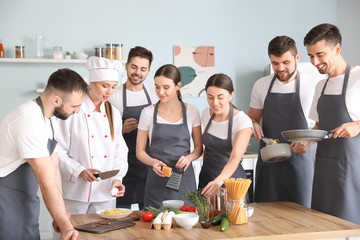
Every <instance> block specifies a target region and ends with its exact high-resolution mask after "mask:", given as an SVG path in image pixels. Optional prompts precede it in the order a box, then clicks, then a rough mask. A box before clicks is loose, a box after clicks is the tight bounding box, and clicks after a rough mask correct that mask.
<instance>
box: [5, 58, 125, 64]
mask: <svg viewBox="0 0 360 240" xmlns="http://www.w3.org/2000/svg"><path fill="white" fill-rule="evenodd" d="M86 61H87V59H52V58H0V63H70V64H72V63H75V64H81V63H86ZM121 62H122V63H126V61H125V60H122V61H121Z"/></svg>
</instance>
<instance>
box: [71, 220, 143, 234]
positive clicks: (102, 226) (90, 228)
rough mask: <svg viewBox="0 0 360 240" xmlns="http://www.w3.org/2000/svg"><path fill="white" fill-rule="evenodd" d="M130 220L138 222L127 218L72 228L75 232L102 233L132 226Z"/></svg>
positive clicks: (132, 223)
mask: <svg viewBox="0 0 360 240" xmlns="http://www.w3.org/2000/svg"><path fill="white" fill-rule="evenodd" d="M132 220H139V218H138V217H134V218H129V219H127V220H116V219H104V220H101V221H96V222H91V223H87V224H83V225H80V226H76V227H74V228H75V229H76V230H79V231H84V232H91V233H104V232H109V231H113V230H117V229H121V228H126V227H131V226H134V225H135V223H134V222H133V221H132Z"/></svg>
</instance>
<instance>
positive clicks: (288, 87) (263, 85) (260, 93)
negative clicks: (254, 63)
mask: <svg viewBox="0 0 360 240" xmlns="http://www.w3.org/2000/svg"><path fill="white" fill-rule="evenodd" d="M273 77H274V74H271V75H268V76H266V77H263V78H260V79H259V80H258V81H256V82H255V84H254V87H253V89H252V93H251V100H250V107H251V108H255V109H264V102H265V98H266V95H267V92H268V89H269V87H270V83H271V80H272V79H273ZM317 83H318V80H317V79H315V78H313V77H310V76H308V75H306V74H304V73H301V74H300V90H299V91H300V103H301V107H302V110H303V113H304V116H305V118H306V121H307V122H308V125H309V128H312V127H313V126H314V124H315V122H314V121H313V120H311V119H310V118H309V117H308V115H309V111H310V107H311V103H312V99H313V96H314V92H315V87H316V84H317ZM295 88H296V81H295V79H294V80H293V81H291V82H289V83H285V84H284V83H282V82H281V81H279V80H278V79H276V80H275V82H274V85H273V87H272V89H271V92H272V93H293V92H295Z"/></svg>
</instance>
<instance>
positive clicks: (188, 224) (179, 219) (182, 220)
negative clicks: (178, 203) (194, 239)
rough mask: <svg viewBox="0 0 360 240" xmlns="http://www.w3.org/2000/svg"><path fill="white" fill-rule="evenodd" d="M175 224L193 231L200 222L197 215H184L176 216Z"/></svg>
mask: <svg viewBox="0 0 360 240" xmlns="http://www.w3.org/2000/svg"><path fill="white" fill-rule="evenodd" d="M174 218H175V222H176V224H177V225H179V226H180V227H182V228H185V229H191V228H192V227H193V226H195V224H196V223H197V222H198V221H199V215H197V214H196V213H182V214H177V215H175V217H174Z"/></svg>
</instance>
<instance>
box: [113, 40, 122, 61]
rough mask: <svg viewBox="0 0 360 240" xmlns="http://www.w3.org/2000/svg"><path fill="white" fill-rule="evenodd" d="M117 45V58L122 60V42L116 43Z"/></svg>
mask: <svg viewBox="0 0 360 240" xmlns="http://www.w3.org/2000/svg"><path fill="white" fill-rule="evenodd" d="M114 46H115V52H116V58H115V59H117V60H122V59H123V56H122V44H121V45H120V44H114Z"/></svg>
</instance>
